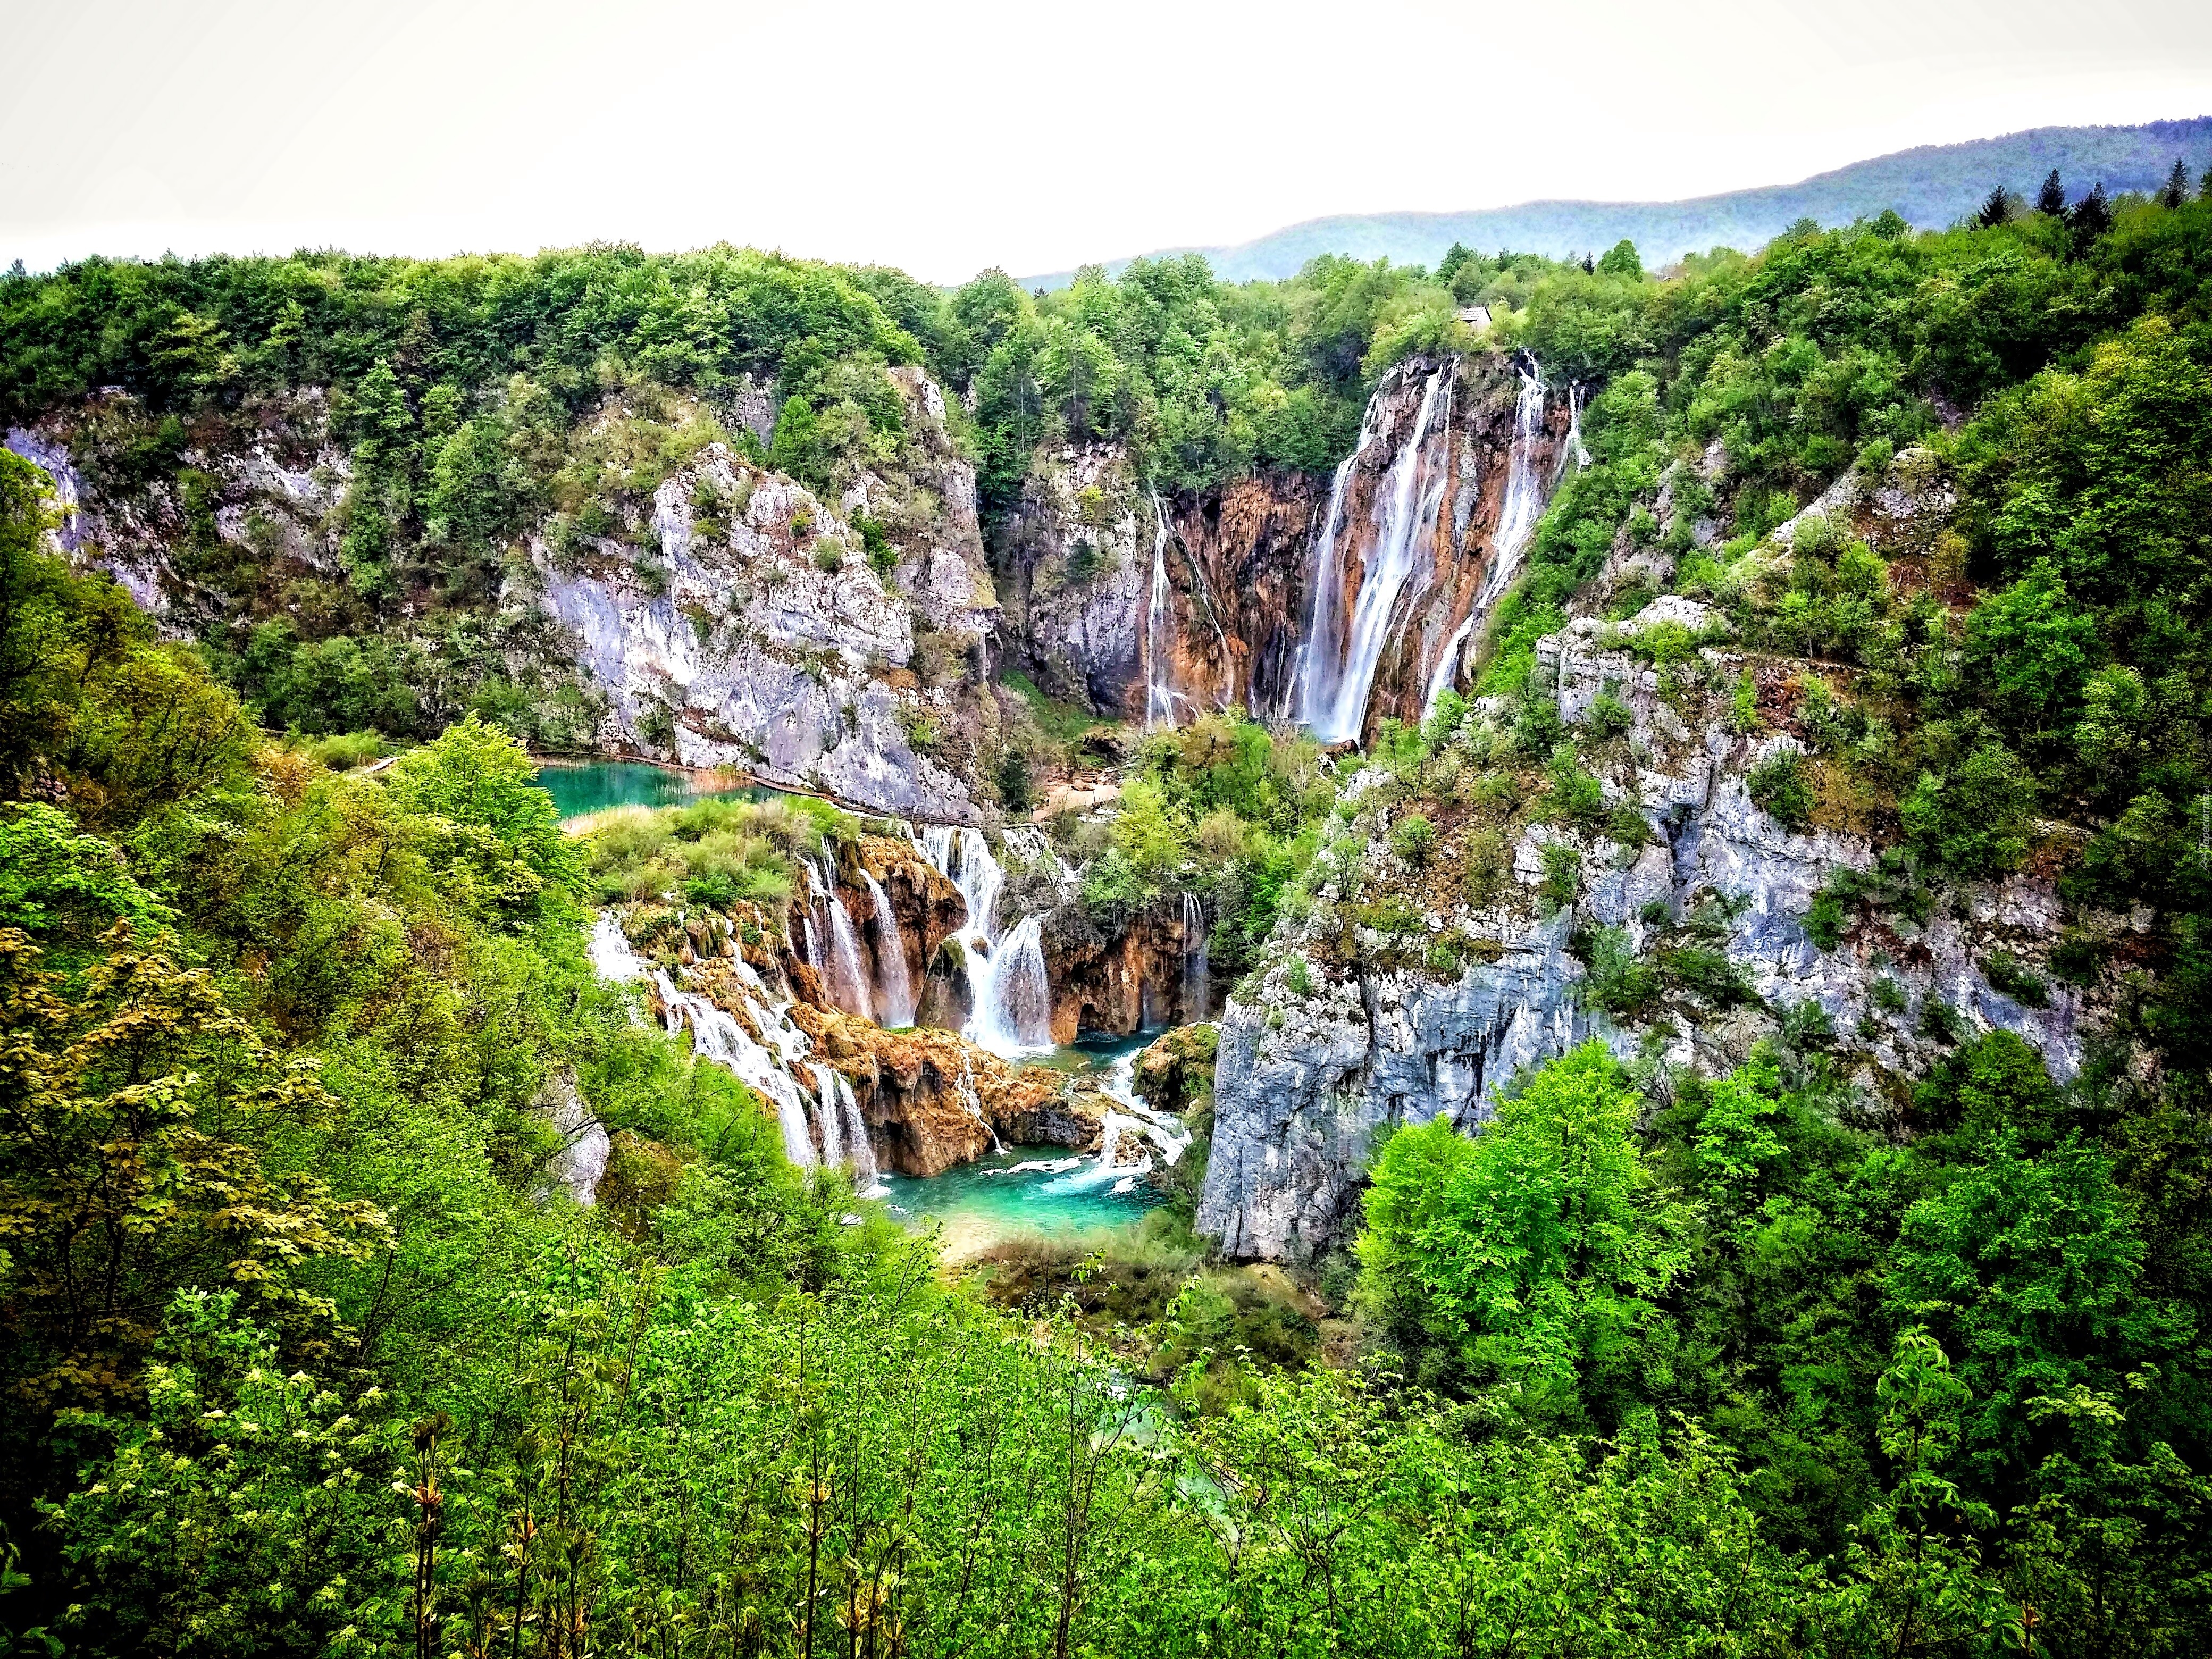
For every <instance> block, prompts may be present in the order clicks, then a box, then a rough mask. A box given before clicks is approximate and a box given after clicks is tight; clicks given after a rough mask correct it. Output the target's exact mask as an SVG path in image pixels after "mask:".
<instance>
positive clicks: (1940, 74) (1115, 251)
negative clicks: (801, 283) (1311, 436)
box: [0, 0, 2212, 282]
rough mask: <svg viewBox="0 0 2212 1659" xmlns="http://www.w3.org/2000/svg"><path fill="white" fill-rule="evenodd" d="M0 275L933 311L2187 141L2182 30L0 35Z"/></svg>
mask: <svg viewBox="0 0 2212 1659" xmlns="http://www.w3.org/2000/svg"><path fill="white" fill-rule="evenodd" d="M0 41H4V42H5V51H4V58H3V59H0V264H4V263H5V262H6V261H7V260H9V259H11V258H22V259H23V260H24V261H25V262H26V263H27V264H29V265H30V266H31V267H32V268H33V270H38V269H44V268H47V267H50V266H51V265H52V264H54V263H55V262H56V261H57V260H59V259H64V258H76V257H80V256H82V255H84V254H88V253H93V252H101V253H110V254H148V255H151V254H158V253H160V252H163V251H164V250H165V249H173V250H174V251H176V252H179V253H185V254H191V253H199V252H213V251H218V250H220V251H228V252H287V251H289V250H290V249H292V248H294V247H295V246H321V245H325V244H334V245H337V246H343V247H348V248H351V249H355V250H357V251H362V252H404V253H420V254H436V253H447V252H456V251H459V250H464V249H478V250H481V249H491V248H499V249H522V250H528V249H534V248H537V247H539V246H559V245H565V244H569V243H574V242H578V241H584V240H594V239H599V240H629V241H635V242H639V243H642V244H643V245H645V246H647V247H651V248H671V247H690V246H700V245H702V244H706V243H711V242H715V241H722V240H727V241H732V242H738V243H752V244H756V245H758V246H770V247H773V246H781V247H783V248H786V249H787V250H789V251H790V252H794V253H803V254H807V255H811V256H815V257H819V258H838V259H865V260H875V261H880V262H883V263H886V264H901V265H903V266H905V267H906V268H907V269H908V270H911V271H913V272H914V273H915V275H917V276H923V277H927V278H930V279H933V280H937V281H948V282H949V281H957V280H960V279H963V278H964V277H966V276H969V275H971V274H972V273H973V272H975V270H978V269H980V268H981V267H983V266H986V265H989V264H1003V265H1005V266H1006V267H1007V268H1008V269H1009V270H1013V271H1015V272H1017V273H1021V272H1029V271H1038V270H1053V269H1059V268H1064V267H1066V266H1069V265H1073V264H1077V263H1079V261H1081V260H1084V259H1088V258H1110V257H1114V256H1116V255H1120V254H1126V253H1134V252H1143V251H1145V250H1146V249H1150V248H1154V247H1161V246H1171V245H1174V244H1178V243H1192V242H1199V243H1219V242H1234V241H1239V240H1244V239H1246V238H1249V237H1251V236H1255V235H1258V234H1262V233H1264V232H1266V231H1268V230H1272V229H1274V228H1277V227H1279V226H1281V225H1285V224H1289V223H1291V222H1295V221H1297V220H1300V219H1306V218H1311V217H1313V216H1316V215H1319V214H1325V213H1338V212H1366V211H1381V210H1391V209H1407V208H1430V209H1458V208H1475V207H1492V206H1501V205H1504V204H1510V203H1514V202H1520V201H1526V200H1529V199H1532V198H1536V197H1609V198H1614V199H1650V200H1664V199H1671V198H1674V197H1684V196H1692V195H1702V194H1705V193H1707V192H1710V191H1721V190H1729V189H1735V188H1738V187H1740V186H1743V185H1759V184H1772V183H1780V182H1784V181H1786V180H1790V179H1797V178H1801V177H1802V176H1804V175H1805V174H1807V173H1814V172H1819V171H1821V170H1823V169H1825V168H1827V167H1837V166H1840V165H1842V164H1844V162H1847V161H1857V160H1859V159H1861V158H1863V157H1865V156H1869V155H1879V154H1881V153H1882V152H1884V151H1887V150H1893V149H1903V148H1905V147H1907V146H1909V145H1912V144H1917V143H1952V142H1954V141H1957V140H1959V139H1963V138H1974V137H1987V136H1990V135H1992V134H1996V133H2000V132H2007V131H2015V130H2017V129H2019V128H2021V127H2027V126H2040V125H2057V124H2073V123H2086V122H2135V121H2142V120H2149V119H2154V118H2161V117H2172V116H2187V115H2197V114H2202V113H2207V112H2212V5H2207V4H2205V3H2203V0H2100V3H2099V4H2096V5H2094V6H2089V7H2084V6H2081V5H2080V4H2078V3H2065V4H2061V3H2057V0H1849V3H1844V0H1674V3H1654V0H1580V3H1571V4H1554V5H1550V6H1547V5H1543V4H1541V3H1535V4H1531V3H1523V4H1520V5H1516V6H1510V7H1509V6H1504V5H1498V4H1494V3H1489V0H1481V3H1459V4H1449V3H1434V0H1357V3H1340V4H1338V5H1335V6H1331V7H1322V6H1316V5H1312V4H1310V3H1306V0H1274V3H1235V4H1218V3H1206V0H1119V3H1115V4H1113V5H1099V4H1095V3H1094V4H1088V5H1069V4H1059V5H1054V4H1050V3H1036V0H1032V3H1029V4H1026V5H1024V4H1015V3H1012V0H938V3H896V0H891V3H878V0H851V3H847V4H842V5H806V4H790V3H785V4H767V3H760V0H722V3H708V0H634V3H629V4H623V5H616V4H589V3H580V0H532V3H516V0H386V3H382V4H378V3H369V0H40V3H37V4H35V5H33V4H27V3H25V0H0Z"/></svg>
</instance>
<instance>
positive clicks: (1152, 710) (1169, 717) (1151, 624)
mask: <svg viewBox="0 0 2212 1659" xmlns="http://www.w3.org/2000/svg"><path fill="white" fill-rule="evenodd" d="M1174 597H1175V596H1174V592H1173V590H1172V589H1170V587H1169V586H1168V515H1167V512H1166V509H1165V508H1164V507H1162V506H1161V505H1160V498H1159V495H1158V491H1155V492H1154V493H1153V495H1152V594H1151V597H1150V599H1148V600H1147V601H1146V605H1145V730H1146V731H1147V732H1150V731H1152V730H1154V729H1155V728H1156V727H1158V726H1173V725H1174V724H1175V723H1176V719H1175V706H1176V689H1175V672H1174V669H1175V659H1174V653H1173V651H1172V648H1171V647H1172V641H1173V635H1174V631H1175V623H1174Z"/></svg>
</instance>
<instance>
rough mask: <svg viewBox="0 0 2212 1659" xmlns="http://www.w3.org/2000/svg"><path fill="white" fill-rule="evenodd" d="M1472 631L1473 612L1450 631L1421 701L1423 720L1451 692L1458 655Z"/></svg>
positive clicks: (1456, 673) (1429, 715)
mask: <svg viewBox="0 0 2212 1659" xmlns="http://www.w3.org/2000/svg"><path fill="white" fill-rule="evenodd" d="M1473 632H1474V611H1468V613H1467V617H1466V619H1465V620H1464V621H1462V623H1460V625H1459V626H1458V627H1457V628H1455V629H1452V636H1451V637H1450V638H1449V639H1448V640H1446V641H1444V651H1443V655H1442V656H1441V657H1438V658H1437V665H1436V668H1435V669H1434V671H1431V674H1430V675H1429V691H1428V695H1427V696H1425V697H1423V698H1422V699H1421V718H1422V719H1423V720H1427V719H1429V718H1430V717H1431V716H1432V715H1433V714H1435V713H1436V712H1437V704H1438V703H1439V702H1443V695H1444V693H1445V692H1447V691H1449V690H1451V685H1452V681H1453V680H1454V679H1455V678H1457V676H1458V673H1459V653H1460V652H1461V650H1462V648H1464V647H1465V646H1466V644H1467V636H1468V635H1469V634H1471V633H1473Z"/></svg>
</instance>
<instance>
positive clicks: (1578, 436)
mask: <svg viewBox="0 0 2212 1659" xmlns="http://www.w3.org/2000/svg"><path fill="white" fill-rule="evenodd" d="M1570 461H1572V462H1573V463H1574V465H1577V466H1588V465H1589V464H1590V453H1589V450H1587V449H1585V448H1583V383H1582V382H1581V381H1580V380H1576V381H1574V382H1573V383H1571V385H1570V386H1568V387H1567V441H1566V442H1565V444H1564V445H1562V446H1561V447H1560V450H1559V477H1562V478H1564V477H1566V476H1567V464H1568V462H1570ZM1554 487H1556V485H1555V486H1554Z"/></svg>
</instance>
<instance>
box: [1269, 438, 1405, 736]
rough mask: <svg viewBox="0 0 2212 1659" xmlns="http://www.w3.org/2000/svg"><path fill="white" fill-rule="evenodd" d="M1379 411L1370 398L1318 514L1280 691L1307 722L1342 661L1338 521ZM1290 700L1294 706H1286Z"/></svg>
mask: <svg viewBox="0 0 2212 1659" xmlns="http://www.w3.org/2000/svg"><path fill="white" fill-rule="evenodd" d="M1381 407H1382V404H1381V400H1380V399H1379V398H1370V399H1369V400H1368V404H1367V413H1366V416H1365V417H1364V419H1363V420H1362V421H1361V422H1360V423H1359V441H1358V443H1357V444H1355V445H1353V446H1352V453H1350V454H1349V455H1347V456H1346V457H1345V458H1344V459H1342V460H1340V461H1339V462H1338V463H1337V464H1336V476H1335V477H1334V478H1332V479H1331V480H1330V481H1329V486H1328V507H1325V508H1323V509H1322V519H1321V538H1320V539H1319V540H1318V541H1316V542H1315V544H1314V555H1313V569H1312V572H1311V574H1310V579H1309V586H1310V587H1311V589H1312V599H1311V602H1310V604H1309V605H1308V606H1307V608H1306V634H1305V638H1304V640H1303V641H1300V643H1299V646H1298V664H1297V673H1296V674H1294V675H1292V676H1291V684H1290V685H1289V686H1288V687H1286V688H1285V692H1284V699H1285V708H1284V712H1285V714H1294V715H1295V716H1296V717H1297V718H1299V719H1301V720H1305V721H1307V723H1308V724H1310V723H1311V716H1312V714H1313V713H1314V711H1316V710H1317V709H1319V708H1322V706H1323V705H1324V704H1325V703H1326V702H1328V696H1329V691H1330V690H1331V688H1333V687H1334V685H1335V684H1336V673H1337V666H1338V665H1339V664H1340V662H1342V660H1343V659H1344V623H1343V610H1344V556H1343V555H1342V553H1340V551H1339V550H1338V548H1337V539H1338V537H1339V535H1340V532H1341V528H1342V526H1340V523H1339V520H1341V519H1342V518H1343V516H1344V487H1345V485H1346V483H1349V482H1350V480H1351V477H1352V468H1353V466H1354V465H1356V464H1357V463H1358V459H1359V458H1360V457H1361V456H1362V455H1364V454H1365V453H1367V446H1368V445H1369V444H1370V443H1371V442H1372V441H1374V438H1375V422H1376V413H1377V411H1378V410H1380V409H1381ZM1293 698H1295V699H1296V701H1297V707H1296V708H1291V707H1290V702H1291V699H1293Z"/></svg>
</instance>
